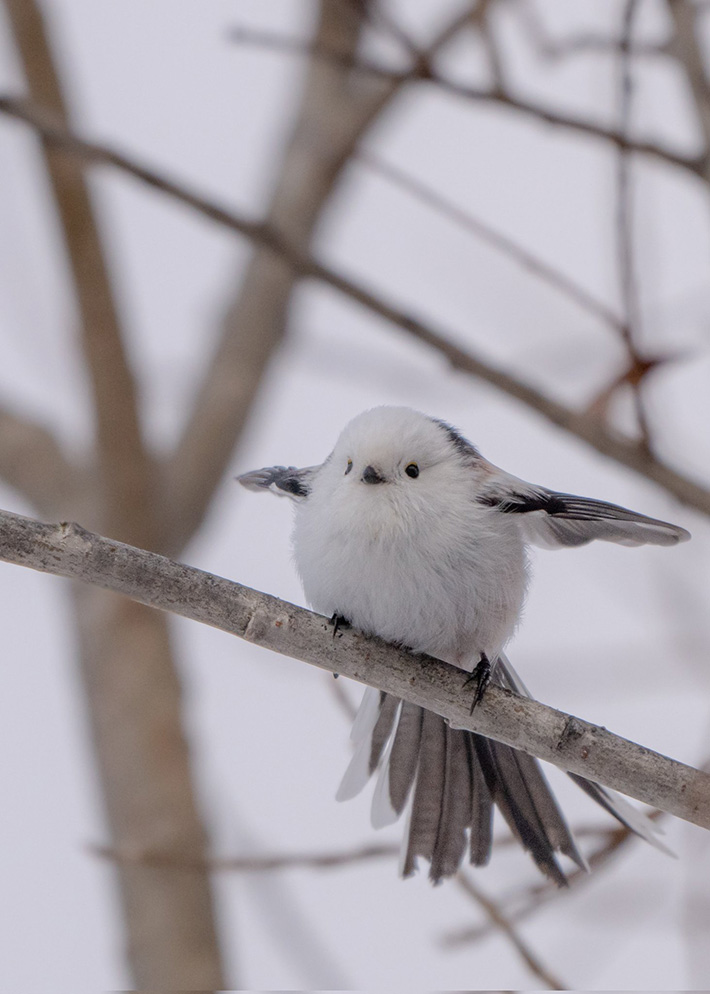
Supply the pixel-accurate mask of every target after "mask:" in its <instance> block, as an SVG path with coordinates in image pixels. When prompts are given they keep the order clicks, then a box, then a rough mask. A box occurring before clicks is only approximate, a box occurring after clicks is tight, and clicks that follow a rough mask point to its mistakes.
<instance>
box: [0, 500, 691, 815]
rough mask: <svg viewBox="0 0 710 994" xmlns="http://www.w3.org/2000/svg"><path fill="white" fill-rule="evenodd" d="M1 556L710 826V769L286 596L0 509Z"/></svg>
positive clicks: (68, 526)
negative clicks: (221, 634) (476, 697)
mask: <svg viewBox="0 0 710 994" xmlns="http://www.w3.org/2000/svg"><path fill="white" fill-rule="evenodd" d="M0 559H3V560H5V561H6V562H14V563H17V564H19V565H22V566H28V567H30V568H31V569H37V570H40V571H42V572H45V573H53V574H54V575H56V576H65V577H71V578H72V579H75V580H82V581H83V582H84V583H88V584H91V585H94V586H98V587H103V588H105V589H107V590H112V591H114V592H116V593H121V594H124V595H125V596H126V597H130V598H131V599H133V600H136V601H138V602H139V603H140V604H145V605H147V606H149V607H154V608H158V609H160V610H162V611H170V612H172V613H174V614H179V615H181V616H182V617H185V618H191V619H192V620H194V621H200V622H202V623H204V624H208V625H212V626H213V627H215V628H219V629H221V630H222V631H225V632H230V633H232V634H233V635H237V636H238V637H239V638H243V639H245V640H246V641H248V642H251V643H253V644H255V645H261V646H263V647H264V648H267V649H272V650H273V651H275V652H278V653H281V654H282V655H285V656H290V657H291V658H293V659H301V660H302V661H304V662H307V663H310V664H311V665H313V666H318V667H320V668H321V669H325V670H329V671H330V672H337V673H341V674H342V675H344V676H347V677H350V678H351V679H353V680H357V681H358V682H359V683H365V684H367V685H368V686H372V687H376V688H377V689H379V690H383V691H385V692H386V693H389V694H393V695H394V696H396V697H401V698H403V699H404V700H406V701H410V702H411V703H412V704H417V705H418V706H420V707H424V708H427V709H428V710H430V711H434V712H435V713H436V714H439V715H441V716H442V717H444V718H446V719H447V720H448V721H449V722H450V723H451V724H452V725H453V726H454V727H456V728H467V729H469V730H471V731H474V732H478V733H480V734H481V735H485V736H487V737H489V738H492V739H496V740H497V741H499V742H504V743H505V744H507V745H510V746H512V747H513V748H515V749H521V750H522V751H523V752H527V753H530V754H531V755H534V756H538V757H539V758H540V759H545V760H547V761H548V762H550V763H553V764H554V765H555V766H559V767H561V768H562V769H564V770H567V771H568V772H572V773H577V774H579V775H580V776H583V777H587V778H588V779H590V780H593V781H596V782H599V783H602V784H605V785H606V786H608V787H612V788H614V789H616V790H620V791H622V792H623V793H625V794H629V795H630V796H631V797H635V798H637V799H638V800H641V801H644V802H646V803H647V804H652V805H653V806H654V807H657V808H660V809H661V810H663V811H667V812H669V813H670V814H675V815H677V816H678V817H679V818H684V819H685V820H686V821H690V822H692V823H693V824H696V825H700V826H701V827H703V828H710V776H709V775H708V774H707V773H704V772H702V771H700V770H694V769H693V768H692V767H689V766H686V765H685V764H683V763H679V762H677V761H676V760H673V759H669V758H668V757H667V756H662V755H660V754H659V753H655V752H653V751H652V750H650V749H645V748H643V747H642V746H639V745H637V744H635V743H633V742H629V741H628V740H627V739H623V738H620V737H619V736H617V735H613V734H612V733H611V732H608V731H607V730H606V729H604V728H601V727H598V726H596V725H591V724H589V723H588V722H585V721H582V720H581V719H579V718H574V717H572V716H571V715H568V714H564V713H563V712H560V711H555V710H554V709H553V708H549V707H546V706H545V705H543V704H540V703H538V702H537V701H533V700H529V699H527V698H523V697H518V696H516V695H515V694H511V693H509V692H508V691H505V690H502V689H501V688H498V687H490V688H489V689H488V690H487V692H486V696H485V698H484V699H483V701H482V702H481V704H480V705H479V706H478V707H477V708H476V709H475V711H474V712H473V713H471V710H470V697H469V695H466V694H462V692H461V690H462V684H461V671H460V670H458V669H456V667H454V666H450V665H449V664H448V663H443V662H441V661H440V660H438V659H433V658H432V657H430V656H413V655H412V654H411V653H408V652H403V651H401V650H400V649H398V648H397V647H396V646H393V645H389V644H387V643H386V642H382V641H381V640H379V639H374V638H368V637H366V636H365V635H363V634H361V633H360V632H357V631H354V630H350V629H347V630H345V631H343V632H342V633H341V636H342V637H340V638H337V639H333V637H332V632H331V626H330V623H329V621H328V619H326V618H323V617H321V616H320V615H317V614H313V612H311V611H307V610H306V609H305V608H301V607H296V606H295V605H293V604H288V603H286V602H285V601H280V600H278V598H276V597H272V596H270V595H269V594H264V593H261V592H259V591H256V590H251V589H250V588H248V587H244V586H242V585H241V584H238V583H234V582H232V581H230V580H225V579H223V578H221V577H218V576H214V575H213V574H211V573H205V572H203V571H202V570H198V569H195V568H194V567H192V566H185V565H183V564H181V563H177V562H175V561H173V560H171V559H167V558H166V557H164V556H160V555H158V554H157V553H153V552H148V551H147V550H144V549H137V548H134V547H133V546H130V545H124V544H123V543H120V542H115V541H113V540H111V539H107V538H103V537H102V536H100V535H95V534H93V533H91V532H88V531H86V530H85V529H83V528H81V527H80V526H79V525H75V524H59V525H49V524H43V523H41V522H38V521H33V520H32V519H30V518H24V517H22V516H20V515H17V514H11V513H10V512H8V511H2V512H0Z"/></svg>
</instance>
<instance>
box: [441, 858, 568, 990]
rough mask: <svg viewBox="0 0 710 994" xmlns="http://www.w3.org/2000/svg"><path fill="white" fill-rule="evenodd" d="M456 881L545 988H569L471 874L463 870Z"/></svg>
mask: <svg viewBox="0 0 710 994" xmlns="http://www.w3.org/2000/svg"><path fill="white" fill-rule="evenodd" d="M455 879H456V883H457V884H458V885H459V887H460V888H461V889H462V890H463V891H464V892H465V893H466V894H468V896H469V897H470V898H472V899H473V900H474V901H475V902H476V904H477V905H478V906H479V907H480V908H482V909H483V911H484V912H485V913H486V916H487V918H488V920H489V922H490V924H491V927H492V928H494V929H496V930H497V931H498V932H500V933H502V934H503V935H504V936H505V938H506V939H507V940H508V942H509V943H510V944H511V946H512V947H513V949H514V950H515V951H516V953H517V954H518V956H519V957H520V958H521V959H522V961H523V963H525V965H526V966H527V968H528V969H529V970H530V972H531V973H532V975H533V976H534V977H536V978H537V979H538V980H541V981H542V983H543V984H544V987H543V988H542V989H543V990H551V991H566V990H569V988H568V987H567V985H566V984H563V983H562V981H561V980H560V979H559V977H556V976H555V974H554V973H552V972H551V970H550V969H549V967H546V966H545V964H544V963H543V962H542V961H541V959H540V957H539V956H538V955H537V954H536V953H535V952H533V950H532V949H531V948H530V946H529V945H528V944H527V942H525V940H524V939H523V937H522V936H521V935H520V933H519V932H518V931H517V929H516V928H515V926H514V925H513V923H512V922H511V921H510V920H509V919H508V918H507V917H506V915H505V914H504V913H503V911H501V909H500V908H499V907H498V905H497V904H496V902H495V901H492V900H491V898H489V897H488V896H487V895H486V894H484V893H483V891H482V890H481V888H480V887H478V885H477V884H475V883H474V882H473V880H472V879H471V874H470V873H467V872H466V871H465V870H461V871H460V872H459V873H458V874H457V875H456V878H455Z"/></svg>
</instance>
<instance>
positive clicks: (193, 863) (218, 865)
mask: <svg viewBox="0 0 710 994" xmlns="http://www.w3.org/2000/svg"><path fill="white" fill-rule="evenodd" d="M90 849H91V852H93V853H95V855H97V856H101V857H102V858H103V859H109V860H111V861H112V862H114V863H127V864H131V865H133V866H151V867H166V868H172V869H178V870H180V869H184V870H191V869H204V870H208V871H209V872H210V873H269V872H271V871H274V870H298V869H311V870H331V869H339V868H341V867H347V866H352V865H353V864H354V863H366V862H370V861H371V860H378V859H394V858H395V857H396V856H397V854H398V853H399V846H398V845H397V844H396V843H389V844H380V845H371V844H367V845H362V846H358V847H356V848H354V849H342V850H340V851H339V852H314V853H277V854H274V855H271V856H241V857H239V856H224V857H222V856H205V857H203V858H201V859H194V858H193V859H191V858H190V857H186V856H184V855H183V854H182V853H170V852H165V851H162V852H161V851H154V852H147V851H145V850H143V851H140V850H128V849H121V850H119V849H114V848H112V847H111V846H91V847H90Z"/></svg>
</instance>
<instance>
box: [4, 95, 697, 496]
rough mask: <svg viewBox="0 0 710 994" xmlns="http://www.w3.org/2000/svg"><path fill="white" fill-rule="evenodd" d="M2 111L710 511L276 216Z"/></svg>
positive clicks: (24, 113)
mask: <svg viewBox="0 0 710 994" xmlns="http://www.w3.org/2000/svg"><path fill="white" fill-rule="evenodd" d="M0 112H4V113H6V114H9V115H10V116H12V117H15V118H17V119H19V120H22V121H25V122H26V123H27V124H29V125H31V126H32V127H33V128H35V129H36V130H37V131H39V132H40V133H41V134H42V135H43V137H45V138H46V139H47V140H48V141H51V142H56V143H57V144H59V145H61V146H62V147H64V148H66V149H68V150H71V151H72V153H73V154H75V155H77V156H78V157H79V158H82V159H84V161H86V162H93V163H97V164H98V163H100V164H103V165H110V166H113V167H115V168H117V169H119V170H120V171H122V172H124V173H126V174H128V175H130V176H133V177H135V178H137V179H139V180H140V181H141V182H143V183H145V184H147V185H148V186H151V187H153V188H154V189H157V190H160V191H162V192H163V193H165V194H167V195H169V196H171V197H172V198H173V199H175V200H177V201H179V202H181V203H184V204H187V205H189V206H190V207H192V208H194V209H195V210H197V211H198V212H199V213H201V214H203V215H204V216H205V217H208V218H210V219H211V220H212V221H214V222H215V223H217V224H220V225H222V226H223V227H224V228H227V229H229V230H231V231H234V232H236V233H238V234H240V235H243V236H244V237H246V238H248V239H250V240H252V241H254V242H256V243H258V244H261V245H263V246H265V247H266V248H268V249H269V250H270V251H272V252H273V253H274V254H276V255H277V256H279V257H280V258H282V259H283V260H285V261H286V262H287V263H288V264H289V265H290V266H292V267H293V269H294V270H295V271H296V272H297V273H299V275H300V276H301V277H306V278H311V279H314V280H317V281H319V282H321V283H324V284H326V285H328V286H330V287H332V288H333V289H335V290H337V291H338V292H339V293H341V294H342V295H343V296H345V297H347V298H349V299H350V300H353V301H355V302H356V303H359V304H360V305H361V306H363V307H364V308H365V309H366V310H368V311H370V312H371V313H372V314H376V315H378V316H379V317H381V318H384V319H385V321H387V322H389V323H391V324H393V325H395V326H396V327H398V328H399V329H401V330H402V331H405V332H407V333H408V334H409V335H411V336H412V337H413V338H415V339H417V340H419V341H421V342H423V343H425V344H426V345H429V346H430V347H431V348H433V349H435V350H436V351H437V352H439V353H440V354H441V355H442V356H443V357H444V358H445V359H446V360H447V361H448V363H449V364H450V366H451V367H452V368H453V369H455V370H457V371H459V372H462V373H467V374H469V375H472V376H475V377H478V378H479V379H481V380H484V381H485V382H486V383H489V384H490V385H491V386H493V387H495V388H496V389H497V390H500V391H502V392H503V393H505V394H507V395H508V396H510V397H512V398H514V399H515V400H518V401H520V402H521V403H522V404H524V405H526V406H527V407H530V408H532V409H533V410H535V411H536V412H537V413H538V414H540V415H542V417H544V418H546V419H547V420H548V421H550V422H551V423H552V424H555V425H557V426H558V427H560V428H562V429H564V430H565V431H567V432H569V433H570V434H572V435H574V436H575V437H577V438H579V439H581V440H582V441H584V442H586V443H587V444H588V445H589V446H591V447H592V448H593V449H595V450H596V451H597V452H600V453H602V454H603V455H605V456H608V457H609V458H611V459H614V460H615V461H616V462H618V463H621V464H622V465H624V466H627V467H628V468H629V469H632V470H634V472H636V473H639V474H640V475H641V476H644V477H645V478H646V479H649V480H652V481H653V482H654V483H657V484H658V485H659V486H661V487H663V488H664V489H665V490H666V491H668V492H669V493H671V494H673V495H674V496H675V497H676V498H677V499H678V500H679V501H681V502H682V503H684V504H687V505H688V506H690V507H694V508H695V509H696V510H698V511H701V512H702V513H704V514H710V490H709V489H708V488H707V487H705V486H704V485H703V484H701V483H699V482H697V481H696V480H693V479H691V478H690V477H688V476H685V475H684V474H682V473H679V472H677V471H676V470H674V469H672V468H671V467H670V466H668V465H667V464H666V463H664V462H662V461H661V460H660V459H659V458H657V457H655V456H652V455H651V454H649V453H648V452H647V451H646V450H645V448H644V447H643V446H642V445H639V443H638V442H637V441H636V440H634V439H632V438H629V437H627V436H625V435H623V434H622V433H621V432H617V431H615V430H613V429H611V428H609V427H607V426H605V425H604V424H602V423H601V421H600V420H599V419H598V418H597V417H594V416H592V415H590V414H588V413H586V412H583V411H581V412H580V411H576V410H573V409H570V408H568V407H566V406H565V405H564V404H561V403H559V402H558V401H556V400H554V399H553V398H552V397H549V396H548V395H547V394H545V393H543V392H542V391H541V390H538V389H537V388H536V387H534V386H532V385H531V384H529V383H525V382H523V381H522V380H520V379H519V378H518V377H516V376H513V375H511V374H510V373H508V372H506V371H505V370H503V369H500V368H498V367H496V366H494V365H493V364H492V363H490V362H488V361H487V360H485V359H483V358H481V357H479V356H477V355H475V354H474V353H472V352H471V351H470V350H468V351H467V350H466V349H464V348H462V347H461V346H459V345H458V344H456V342H454V341H453V340H452V339H450V338H448V337H447V336H446V335H445V334H442V333H441V332H440V331H438V330H437V329H436V328H435V327H432V326H431V325H428V324H425V323H424V322H423V321H420V320H419V319H418V318H415V317H413V316H412V315H411V314H409V313H408V312H406V311H404V310H402V309H401V308H400V307H398V306H396V305H394V304H390V303H389V302H388V301H386V300H384V299H382V298H381V297H379V296H377V295H376V294H375V293H373V292H372V291H370V290H368V289H367V288H365V287H364V286H362V285H360V284H358V283H355V282H353V281H352V280H349V279H347V278H346V277H344V276H342V275H340V274H339V273H336V272H335V271H334V270H332V269H330V268H329V267H327V266H324V265H323V264H322V263H319V262H317V261H316V260H315V259H314V258H312V257H311V256H308V255H304V254H303V253H301V252H299V251H297V250H296V249H294V248H293V247H292V246H291V245H290V244H289V243H288V242H287V241H286V240H285V239H284V238H283V237H282V236H281V235H280V233H279V232H277V231H275V230H274V229H273V228H272V227H270V226H269V225H268V224H264V223H260V222H256V221H251V220H248V219H247V218H244V217H242V216H241V215H239V214H236V213H235V212H234V211H232V210H229V209H228V208H225V207H222V206H221V205H219V204H217V203H215V202H214V201H212V200H210V199H208V198H207V197H205V196H203V195H202V194H198V193H196V192H194V191H192V190H189V189H188V188H187V187H185V186H184V185H182V184H180V183H177V182H175V181H173V180H170V179H168V178H166V177H165V176H163V175H161V174H159V173H157V172H156V171H155V170H154V169H151V168H149V167H147V166H144V165H141V164H139V163H137V162H136V161H135V160H132V159H130V158H128V157H127V156H125V155H122V154H121V153H118V152H115V151H113V150H111V149H109V148H106V147H105V146H103V145H98V144H96V143H94V142H88V141H85V140H84V139H81V138H79V137H78V136H77V135H75V134H73V133H71V132H70V131H68V130H67V129H66V128H65V127H64V126H63V125H61V124H59V123H58V122H57V121H56V119H53V118H52V117H51V115H47V113H46V112H45V111H42V110H41V109H38V108H36V107H34V106H33V105H32V104H31V103H28V102H27V101H25V100H23V99H21V98H17V97H8V96H0Z"/></svg>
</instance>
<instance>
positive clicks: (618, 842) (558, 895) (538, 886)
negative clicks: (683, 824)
mask: <svg viewBox="0 0 710 994" xmlns="http://www.w3.org/2000/svg"><path fill="white" fill-rule="evenodd" d="M663 814H664V812H662V811H652V812H651V813H650V814H649V815H648V818H649V819H650V820H651V821H657V820H658V819H660V818H661V817H662V816H663ZM574 834H575V837H578V838H581V837H582V836H583V835H584V834H586V833H585V832H584V831H583V830H575V833H574ZM599 834H603V836H605V841H603V842H602V843H601V845H600V846H598V848H597V849H595V850H594V852H592V853H591V855H590V856H589V857H588V859H587V863H588V865H589V869H590V871H592V872H589V873H587V872H586V871H585V870H582V869H579V868H577V869H575V870H573V871H572V872H571V873H570V874H569V876H568V878H567V882H568V885H569V886H568V887H567V888H564V889H560V888H558V887H554V886H551V885H550V884H549V883H548V882H544V883H535V884H532V885H531V886H530V887H528V888H526V890H525V891H524V893H522V894H521V893H515V894H513V895H510V896H509V897H507V898H506V899H505V901H504V902H503V904H504V909H505V914H506V915H507V917H508V919H509V920H510V921H511V922H512V923H513V924H516V925H517V924H519V923H520V922H523V921H525V920H526V919H527V918H529V917H530V916H531V915H533V914H536V913H537V912H538V911H540V910H541V909H542V908H543V907H544V906H546V905H547V904H549V903H551V902H556V901H558V900H560V899H566V898H568V897H569V896H570V895H571V894H574V893H576V892H577V891H578V890H579V889H580V887H584V886H585V885H586V884H587V883H589V882H590V881H591V880H593V879H594V873H595V872H598V871H599V870H600V869H602V868H604V867H606V866H607V865H609V864H610V863H611V862H612V861H613V860H614V859H615V857H617V856H618V855H619V854H620V853H621V852H622V851H623V850H624V849H625V848H627V846H629V845H630V844H631V843H632V842H634V841H635V840H637V839H638V836H637V835H635V834H634V833H633V832H632V831H631V830H630V829H628V828H625V827H623V826H617V827H615V828H609V829H607V830H605V831H604V832H603V833H599ZM490 931H491V926H490V924H489V925H479V926H475V927H473V928H465V929H460V930H456V931H452V932H449V933H447V935H446V936H444V937H443V940H442V941H443V942H444V944H445V945H447V946H460V945H468V944H472V943H475V942H479V941H480V940H481V939H484V938H485V937H486V936H487V935H488V934H490Z"/></svg>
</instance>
